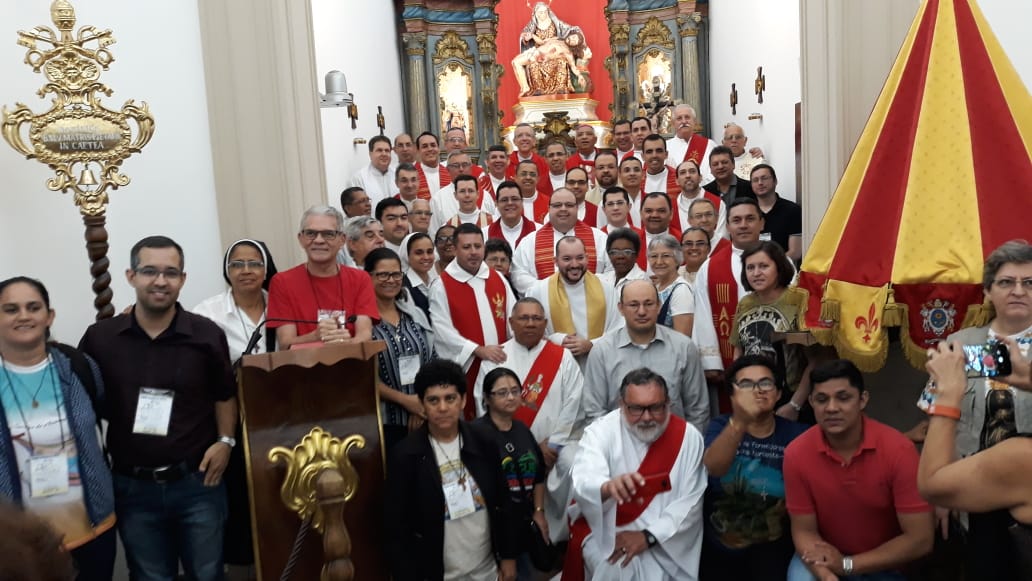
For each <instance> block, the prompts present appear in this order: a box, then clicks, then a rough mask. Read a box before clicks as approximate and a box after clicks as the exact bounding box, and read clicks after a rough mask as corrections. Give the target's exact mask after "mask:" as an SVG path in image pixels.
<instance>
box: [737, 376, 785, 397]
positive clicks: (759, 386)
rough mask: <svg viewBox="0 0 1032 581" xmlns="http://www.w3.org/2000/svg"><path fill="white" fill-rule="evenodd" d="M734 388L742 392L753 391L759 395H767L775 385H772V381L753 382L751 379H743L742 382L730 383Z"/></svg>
mask: <svg viewBox="0 0 1032 581" xmlns="http://www.w3.org/2000/svg"><path fill="white" fill-rule="evenodd" d="M732 383H733V384H734V386H735V387H737V388H738V389H741V390H743V391H748V390H750V389H751V390H754V391H758V392H760V393H767V392H769V391H773V390H774V388H775V387H777V384H776V383H774V380H773V379H770V378H764V379H761V380H759V381H753V380H751V379H743V380H742V381H734V382H732Z"/></svg>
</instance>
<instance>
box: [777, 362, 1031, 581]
mask: <svg viewBox="0 0 1032 581" xmlns="http://www.w3.org/2000/svg"><path fill="white" fill-rule="evenodd" d="M810 380H811V381H812V382H813V391H812V392H811V393H810V405H812V406H813V412H814V416H816V418H817V425H816V426H813V427H812V428H810V429H808V430H807V431H805V432H803V434H802V435H801V436H799V437H798V438H796V439H795V440H793V441H792V443H791V444H789V445H788V447H787V448H785V459H784V465H783V472H784V477H785V506H786V508H787V509H788V514H789V518H790V520H791V523H792V541H793V544H794V545H795V553H796V554H795V556H793V557H792V561H791V563H790V564H789V567H788V575H787V576H786V577H787V579H788V581H804V580H811V579H819V580H820V581H824V580H826V579H878V580H885V581H896V580H899V581H902V580H904V579H906V578H907V577H906V576H905V575H903V573H902V572H901V571H900V569H902V568H904V567H906V566H907V565H909V564H911V563H913V562H915V561H917V560H918V559H920V558H921V557H923V556H925V555H927V554H928V553H930V552H931V550H932V545H933V543H934V539H933V537H934V532H933V528H934V525H933V518H932V507H931V506H929V505H928V503H927V502H925V500H924V499H923V498H921V495H920V494H919V493H918V489H917V465H918V456H917V449H915V448H914V444H913V442H911V441H910V440H908V439H907V437H906V436H904V435H903V434H902V433H900V432H899V431H897V430H895V429H893V428H892V427H890V426H886V425H885V424H882V423H880V422H876V421H874V420H873V419H871V418H869V417H867V415H866V414H864V408H866V407H867V402H868V399H869V392H868V391H867V390H866V389H865V388H864V378H863V374H861V373H860V370H859V369H857V367H856V365H854V364H853V363H852V362H850V361H847V360H845V359H833V360H830V361H825V362H823V363H820V364H818V365H817V366H815V367H814V368H813V371H812V373H811V374H810ZM984 573H985V571H979V572H978V575H977V576H976V577H974V578H976V579H1006V578H1008V577H983V576H982V574H984ZM1010 578H1013V577H1010Z"/></svg>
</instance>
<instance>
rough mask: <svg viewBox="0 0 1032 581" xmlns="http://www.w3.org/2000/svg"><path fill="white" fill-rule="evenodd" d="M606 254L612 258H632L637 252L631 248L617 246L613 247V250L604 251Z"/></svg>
mask: <svg viewBox="0 0 1032 581" xmlns="http://www.w3.org/2000/svg"><path fill="white" fill-rule="evenodd" d="M606 254H608V255H609V256H611V257H613V258H620V257H621V256H623V257H626V258H632V257H635V256H637V255H638V253H637V252H635V251H634V249H633V248H625V249H623V250H621V249H619V248H614V249H613V250H610V251H608V252H606Z"/></svg>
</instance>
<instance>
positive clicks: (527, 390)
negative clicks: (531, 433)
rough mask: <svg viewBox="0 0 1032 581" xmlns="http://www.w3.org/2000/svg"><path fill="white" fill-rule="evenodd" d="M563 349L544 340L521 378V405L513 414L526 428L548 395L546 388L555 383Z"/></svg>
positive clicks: (531, 423)
mask: <svg viewBox="0 0 1032 581" xmlns="http://www.w3.org/2000/svg"><path fill="white" fill-rule="evenodd" d="M564 351H565V349H563V348H562V347H560V346H559V345H556V344H555V343H552V342H550V341H545V347H544V349H542V350H541V353H538V356H537V359H535V360H534V364H533V365H531V366H530V370H529V371H527V376H526V377H524V378H523V405H521V406H520V407H519V409H517V410H516V413H515V414H513V416H514V417H515V418H516V419H517V420H519V421H521V422H523V423H524V424H525V425H526V426H527V427H528V428H529V427H530V426H532V425H533V424H534V419H535V418H537V413H538V410H540V409H541V406H542V404H544V402H545V398H546V397H548V390H550V389H551V388H552V384H553V383H555V376H556V375H558V374H559V365H560V364H561V363H562V362H563V352H564Z"/></svg>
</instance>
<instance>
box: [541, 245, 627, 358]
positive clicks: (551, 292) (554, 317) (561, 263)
mask: <svg viewBox="0 0 1032 581" xmlns="http://www.w3.org/2000/svg"><path fill="white" fill-rule="evenodd" d="M587 264H588V257H587V253H586V252H585V248H584V243H583V242H581V241H580V239H578V238H576V237H574V236H564V237H563V238H560V239H559V241H558V242H556V243H555V274H553V275H551V276H549V277H548V278H546V279H543V280H539V281H536V282H535V283H534V284H533V285H531V287H530V288H529V289H527V292H526V296H528V297H533V298H535V299H537V300H538V301H540V302H541V304H542V305H543V307H544V309H545V316H547V317H548V325H547V327H546V332H547V334H548V340H549V341H551V342H552V343H555V344H556V345H560V346H562V347H563V348H564V349H566V350H568V351H569V352H570V353H572V354H573V356H574V357H576V358H577V362H578V363H580V364H583V362H584V360H585V359H586V358H587V355H588V353H590V352H591V348H592V346H593V345H594V343H595V341H597V340H598V339H599V338H600V337H601V336H602V334H603V333H605V332H606V331H609V330H610V329H612V328H613V327H614V326H616V325H618V324H621V323H622V322H623V320H622V319H620V316H619V314H618V313H617V310H616V296H615V295H614V294H613V287H611V286H609V285H606V284H602V281H601V280H599V277H597V276H595V274H594V273H591V272H588V270H587Z"/></svg>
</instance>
